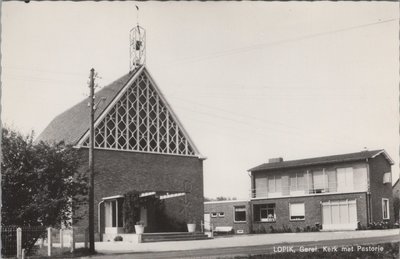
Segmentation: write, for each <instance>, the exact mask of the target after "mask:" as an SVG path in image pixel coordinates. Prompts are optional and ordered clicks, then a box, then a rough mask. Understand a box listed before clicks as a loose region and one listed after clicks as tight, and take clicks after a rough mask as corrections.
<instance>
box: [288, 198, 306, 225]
mask: <svg viewBox="0 0 400 259" xmlns="http://www.w3.org/2000/svg"><path fill="white" fill-rule="evenodd" d="M293 204H303V207H304V215H303V218H300V219H293V218H292V205H293ZM304 220H306V205H305V203H304V202H292V203H289V221H304Z"/></svg>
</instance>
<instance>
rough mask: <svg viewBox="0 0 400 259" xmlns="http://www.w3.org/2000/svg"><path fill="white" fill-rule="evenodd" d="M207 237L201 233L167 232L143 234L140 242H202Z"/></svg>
mask: <svg viewBox="0 0 400 259" xmlns="http://www.w3.org/2000/svg"><path fill="white" fill-rule="evenodd" d="M204 239H209V237H208V236H207V235H206V234H204V233H202V232H194V233H189V232H168V233H143V234H142V242H143V243H145V242H146V243H147V242H164V241H185V240H204Z"/></svg>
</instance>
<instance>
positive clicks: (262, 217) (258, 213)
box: [253, 203, 276, 222]
mask: <svg viewBox="0 0 400 259" xmlns="http://www.w3.org/2000/svg"><path fill="white" fill-rule="evenodd" d="M253 209H254V221H262V222H275V221H276V214H275V203H270V204H256V205H254V207H253Z"/></svg>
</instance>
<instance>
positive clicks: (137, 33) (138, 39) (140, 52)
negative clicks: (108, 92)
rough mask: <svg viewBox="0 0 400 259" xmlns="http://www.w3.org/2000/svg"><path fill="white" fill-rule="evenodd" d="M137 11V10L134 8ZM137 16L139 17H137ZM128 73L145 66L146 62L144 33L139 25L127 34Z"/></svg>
mask: <svg viewBox="0 0 400 259" xmlns="http://www.w3.org/2000/svg"><path fill="white" fill-rule="evenodd" d="M136 9H137V11H138V12H139V8H138V7H137V6H136ZM138 16H139V15H138ZM129 45H130V48H129V52H130V62H129V72H132V71H133V70H135V69H137V68H138V67H139V66H142V65H144V64H145V61H146V31H145V30H144V28H143V27H141V26H139V23H138V24H137V25H136V26H135V27H133V28H132V29H131V30H130V33H129Z"/></svg>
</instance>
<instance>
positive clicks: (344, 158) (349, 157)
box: [248, 149, 393, 172]
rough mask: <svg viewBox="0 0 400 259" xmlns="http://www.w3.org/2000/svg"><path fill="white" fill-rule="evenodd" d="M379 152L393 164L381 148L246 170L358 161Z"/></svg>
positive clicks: (272, 164) (264, 165)
mask: <svg viewBox="0 0 400 259" xmlns="http://www.w3.org/2000/svg"><path fill="white" fill-rule="evenodd" d="M380 154H383V155H384V157H385V158H386V159H387V160H388V162H389V163H390V164H392V165H393V160H392V159H391V158H390V157H389V155H388V154H387V153H386V151H385V150H383V149H381V150H372V151H361V152H356V153H349V154H341V155H333V156H323V157H315V158H306V159H299V160H289V161H283V162H276V163H264V164H261V165H259V166H256V167H254V168H251V169H249V170H248V171H250V172H254V171H262V170H272V169H282V168H293V167H302V166H310V165H320V164H330V163H340V162H351V161H359V160H365V159H367V158H374V157H376V156H378V155H380Z"/></svg>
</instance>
